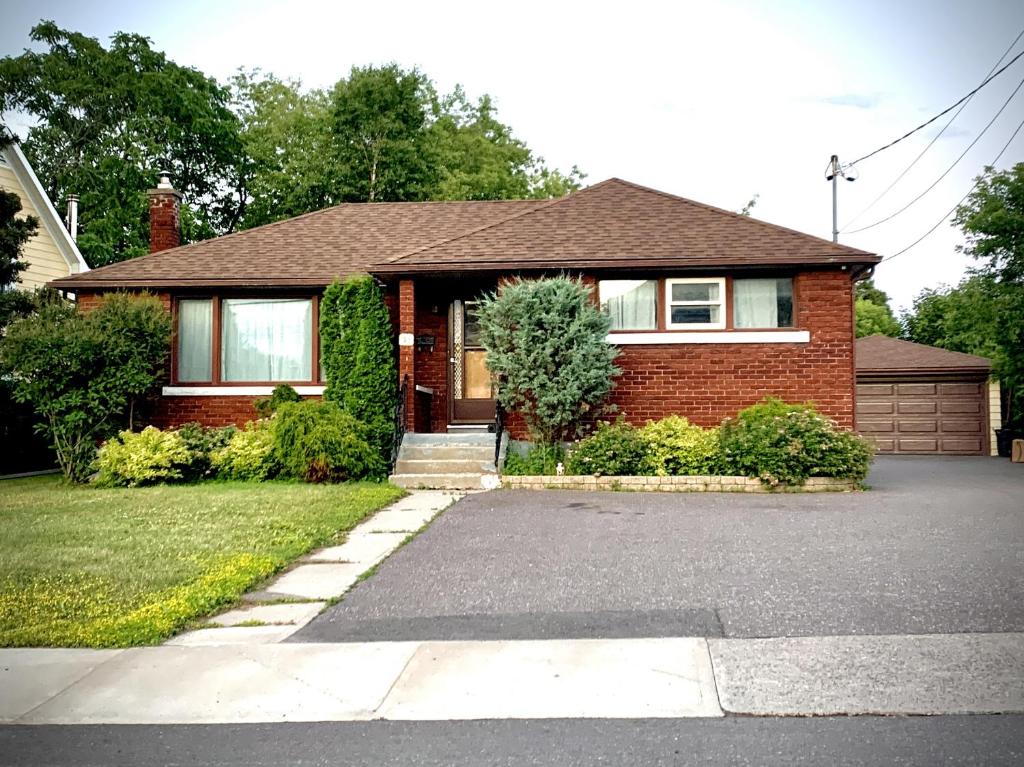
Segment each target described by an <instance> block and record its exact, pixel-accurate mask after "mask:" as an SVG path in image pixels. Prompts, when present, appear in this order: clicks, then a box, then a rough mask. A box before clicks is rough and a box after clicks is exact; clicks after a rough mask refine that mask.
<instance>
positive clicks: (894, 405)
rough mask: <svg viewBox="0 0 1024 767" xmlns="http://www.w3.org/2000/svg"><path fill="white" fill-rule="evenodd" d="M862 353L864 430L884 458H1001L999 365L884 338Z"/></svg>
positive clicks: (866, 344) (860, 348)
mask: <svg viewBox="0 0 1024 767" xmlns="http://www.w3.org/2000/svg"><path fill="white" fill-rule="evenodd" d="M856 354H857V428H858V429H859V430H860V431H861V432H862V433H863V434H865V435H866V436H869V437H872V438H873V439H874V440H875V443H876V445H877V446H878V452H879V453H905V454H922V455H939V454H946V455H996V441H995V431H996V430H997V429H998V428H999V426H1000V403H999V382H998V381H990V380H989V375H990V373H991V369H992V362H991V360H989V359H987V358H985V357H976V356H974V355H973V354H962V353H960V352H951V351H949V350H948V349H940V348H938V347H936V346H925V345H924V344H915V343H912V342H910V341H901V340H899V339H898V338H889V337H888V336H881V335H876V336H866V337H865V338H858V339H857V345H856Z"/></svg>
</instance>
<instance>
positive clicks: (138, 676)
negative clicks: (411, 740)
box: [0, 634, 1024, 724]
mask: <svg viewBox="0 0 1024 767" xmlns="http://www.w3.org/2000/svg"><path fill="white" fill-rule="evenodd" d="M1020 712H1024V634H955V635H924V636H856V637H854V636H846V637H801V638H798V639H711V640H706V639H703V638H700V639H696V638H661V639H611V640H604V639H598V640H594V639H590V640H544V641H511V642H508V641H494V642H368V643H348V644H265V645H232V644H225V645H216V646H198V647H169V646H164V647H151V648H139V649H132V650H109V651H106V650H47V649H40V650H35V649H14V650H0V722H3V723H19V724H97V723H112V724H183V723H243V722H288V721H293V722H298V721H365V720H373V719H391V720H466V719H526V718H534V719H536V718H593V717H604V718H666V717H672V718H676V717H719V716H722V715H723V714H730V713H732V714H746V715H773V716H774V715H798V716H802V715H812V714H867V713H876V714H964V713H1020Z"/></svg>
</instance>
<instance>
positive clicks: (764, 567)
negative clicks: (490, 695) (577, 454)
mask: <svg viewBox="0 0 1024 767" xmlns="http://www.w3.org/2000/svg"><path fill="white" fill-rule="evenodd" d="M868 482H869V484H870V486H871V487H872V489H871V491H870V492H866V493H852V494H820V495H771V496H757V495H751V496H744V495H726V494H693V495H670V494H657V493H584V492H566V491H546V492H544V491H540V492H526V491H516V492H509V491H496V492H491V493H483V494H477V495H473V496H470V497H467V498H466V499H464V500H462V501H460V502H459V503H458V504H456V505H455V506H453V507H452V508H451V509H449V510H448V511H447V512H445V513H444V514H442V515H441V517H439V518H438V519H437V520H436V521H435V522H434V523H433V524H432V525H431V527H430V528H429V529H428V530H427V531H426V532H425V533H423V534H422V535H420V536H419V537H418V538H417V539H416V540H414V541H413V542H412V543H411V544H410V545H408V546H406V547H404V548H403V549H401V550H399V551H398V552H397V553H396V554H395V555H393V556H392V557H391V558H390V559H388V560H387V561H386V562H385V563H384V564H383V565H382V566H381V568H380V570H379V572H378V573H377V574H376V575H375V576H374V577H373V578H370V579H369V580H367V581H366V582H364V583H362V584H360V585H359V586H357V587H356V588H355V589H354V590H353V591H352V592H350V593H349V595H348V596H347V597H346V598H345V599H344V601H342V602H341V603H339V604H338V605H336V606H334V607H333V608H331V609H329V610H328V611H327V612H325V613H324V614H323V615H321V616H320V617H319V618H318V619H317V620H315V621H314V622H313V623H311V624H310V625H309V626H307V627H306V628H305V629H303V630H302V631H300V632H299V633H298V634H297V635H296V636H295V637H294V638H293V640H294V641H356V640H359V641H365V640H374V639H493V638H506V639H522V638H541V637H565V638H571V637H598V636H599V637H626V636H686V635H690V636H693V635H703V636H722V635H724V636H740V637H767V636H809V635H833V634H915V633H957V632H999V631H1024V606H1022V604H1021V601H1020V596H1021V594H1024V466H1019V465H1013V464H1010V463H1009V462H1008V461H1005V460H996V459H988V458H945V459H935V458H909V457H908V458H902V457H901V458H881V459H879V460H878V461H877V464H876V467H875V469H874V471H873V472H872V474H871V476H870V477H869V479H868Z"/></svg>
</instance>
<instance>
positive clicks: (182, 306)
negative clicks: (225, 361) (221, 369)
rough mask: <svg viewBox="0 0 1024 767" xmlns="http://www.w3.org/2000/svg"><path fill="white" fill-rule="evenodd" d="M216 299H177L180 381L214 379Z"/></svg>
mask: <svg viewBox="0 0 1024 767" xmlns="http://www.w3.org/2000/svg"><path fill="white" fill-rule="evenodd" d="M212 343H213V302H212V301H210V300H209V299H202V300H197V299H187V300H182V301H179V302H178V380H179V381H184V382H190V381H191V382H205V381H210V380H212V378H213V377H212V375H211V373H212V370H211V368H212V367H213V360H212V359H211V354H212V352H211V349H210V346H211V344H212Z"/></svg>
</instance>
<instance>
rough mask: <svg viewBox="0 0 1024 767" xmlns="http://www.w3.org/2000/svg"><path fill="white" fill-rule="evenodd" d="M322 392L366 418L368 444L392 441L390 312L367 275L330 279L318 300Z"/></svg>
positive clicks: (381, 447)
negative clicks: (324, 387)
mask: <svg viewBox="0 0 1024 767" xmlns="http://www.w3.org/2000/svg"><path fill="white" fill-rule="evenodd" d="M320 346H321V349H322V355H323V357H322V358H323V360H324V373H325V375H326V376H327V388H326V390H325V391H324V398H325V399H327V400H329V401H332V402H336V403H338V404H339V405H340V406H341V407H342V409H344V411H345V412H347V413H349V414H350V415H352V416H353V417H354V418H356V419H357V420H359V421H361V422H363V423H364V424H366V427H367V437H368V439H369V441H370V444H371V445H373V446H374V448H375V449H377V450H378V451H379V452H380V453H381V455H383V454H384V453H385V452H386V451H387V450H388V448H389V447H390V439H391V428H392V419H393V417H394V410H395V403H396V399H397V391H396V379H397V375H398V374H397V372H396V369H395V350H394V344H393V341H392V331H391V318H390V317H389V315H388V309H387V306H386V305H385V304H384V296H383V295H382V293H381V291H380V288H379V287H378V286H377V283H376V282H374V281H373V279H372V278H370V277H356V278H353V279H349V280H346V281H345V282H334V283H333V284H332V285H330V286H329V287H328V288H327V290H326V291H325V293H324V300H323V301H322V302H321V305H320Z"/></svg>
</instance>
